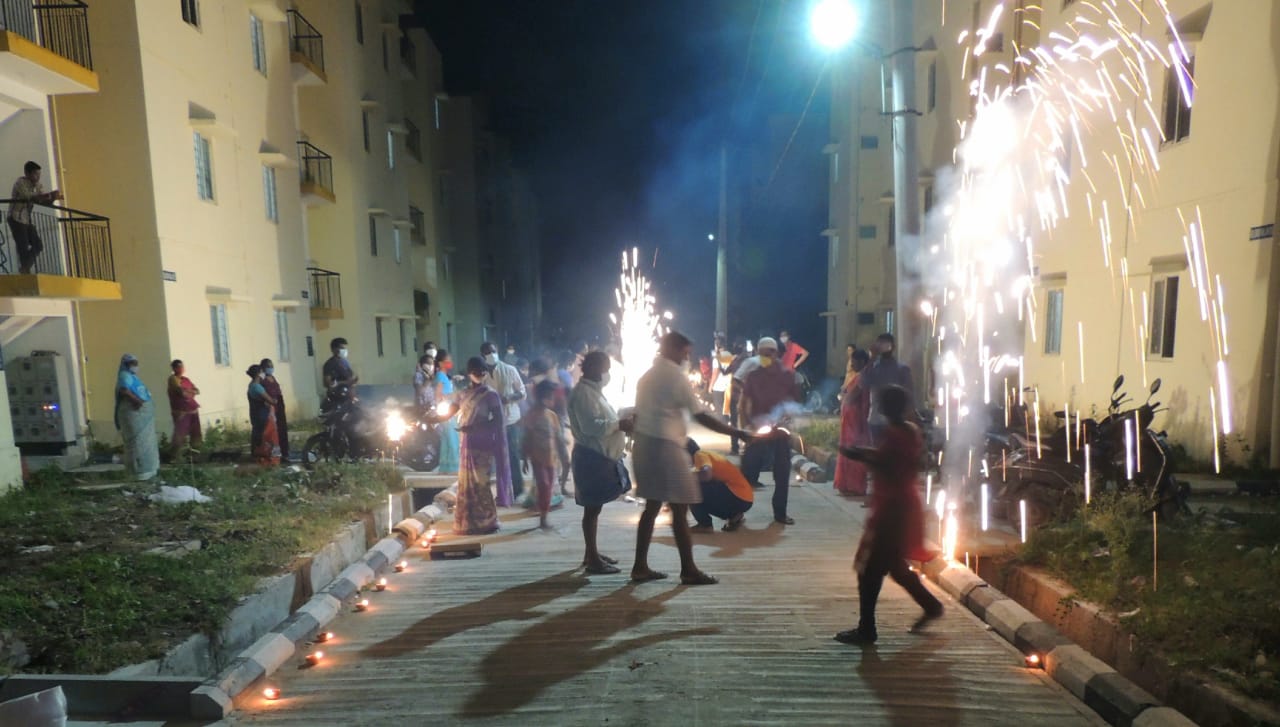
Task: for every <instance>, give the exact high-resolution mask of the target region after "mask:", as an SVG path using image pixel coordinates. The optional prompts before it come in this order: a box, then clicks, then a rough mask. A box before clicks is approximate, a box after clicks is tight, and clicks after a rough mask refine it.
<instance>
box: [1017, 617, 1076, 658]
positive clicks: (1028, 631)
mask: <svg viewBox="0 0 1280 727" xmlns="http://www.w3.org/2000/svg"><path fill="white" fill-rule="evenodd" d="M1070 644H1071V639H1068V638H1067V637H1065V636H1063V635H1062V634H1061V633H1059V632H1058V630H1057V629H1055V628H1054V627H1052V626H1050V625H1049V624H1047V623H1045V622H1044V621H1040V620H1036V621H1032V622H1031V623H1028V624H1023V625H1022V628H1020V629H1018V631H1017V633H1015V634H1014V638H1013V646H1014V648H1016V649H1017V650H1018V651H1021V652H1022V653H1024V654H1031V653H1036V654H1040V655H1041V656H1044V655H1045V654H1047V653H1049V652H1050V651H1053V650H1054V649H1056V648H1058V647H1059V646H1067V645H1070Z"/></svg>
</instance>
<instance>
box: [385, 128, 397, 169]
mask: <svg viewBox="0 0 1280 727" xmlns="http://www.w3.org/2000/svg"><path fill="white" fill-rule="evenodd" d="M395 168H396V135H395V134H393V133H391V130H390V129H388V130H387V169H395Z"/></svg>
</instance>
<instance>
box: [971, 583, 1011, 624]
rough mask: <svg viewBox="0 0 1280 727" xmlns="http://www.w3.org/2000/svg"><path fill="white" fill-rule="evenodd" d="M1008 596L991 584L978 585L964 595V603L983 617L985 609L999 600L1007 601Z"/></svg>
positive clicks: (979, 616) (978, 615)
mask: <svg viewBox="0 0 1280 727" xmlns="http://www.w3.org/2000/svg"><path fill="white" fill-rule="evenodd" d="M1007 600H1009V597H1008V596H1006V595H1004V594H1003V593H1001V592H1000V591H997V590H996V589H994V588H992V587H991V586H978V587H977V588H974V589H973V590H972V591H969V593H968V594H967V595H966V596H965V597H964V605H965V606H967V607H968V608H969V610H970V611H973V613H974V615H976V616H977V617H978V618H981V619H985V618H986V615H987V609H989V608H991V606H992V604H995V603H997V602H999V601H1007Z"/></svg>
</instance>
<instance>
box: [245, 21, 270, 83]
mask: <svg viewBox="0 0 1280 727" xmlns="http://www.w3.org/2000/svg"><path fill="white" fill-rule="evenodd" d="M249 44H250V45H251V46H253V70H255V71H257V72H259V73H261V74H262V75H264V76H265V75H266V74H267V39H266V36H265V35H264V34H263V32H262V18H259V17H258V16H257V15H254V14H253V13H249Z"/></svg>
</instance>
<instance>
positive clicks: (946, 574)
mask: <svg viewBox="0 0 1280 727" xmlns="http://www.w3.org/2000/svg"><path fill="white" fill-rule="evenodd" d="M936 580H937V581H938V585H940V586H942V589H943V590H944V591H946V592H947V593H949V594H951V597H952V598H955V599H956V600H963V599H964V597H965V596H967V595H969V592H970V591H972V590H973V589H975V588H977V587H979V586H985V585H987V582H986V581H984V580H982V579H981V578H979V577H978V576H977V574H976V573H974V572H973V571H971V570H969V569H968V568H964V567H962V566H958V565H951V566H948V567H947V568H946V570H944V571H942V572H941V573H939V574H938V576H937V579H936Z"/></svg>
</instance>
